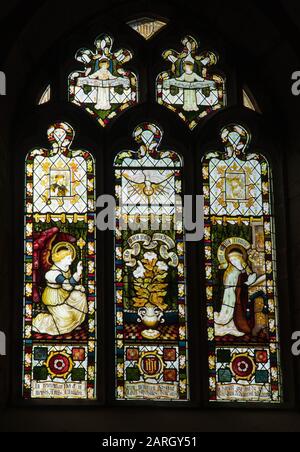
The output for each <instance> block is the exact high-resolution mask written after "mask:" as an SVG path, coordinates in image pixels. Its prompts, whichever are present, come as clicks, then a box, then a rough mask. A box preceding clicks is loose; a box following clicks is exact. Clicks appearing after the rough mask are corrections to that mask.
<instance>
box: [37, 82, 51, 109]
mask: <svg viewBox="0 0 300 452" xmlns="http://www.w3.org/2000/svg"><path fill="white" fill-rule="evenodd" d="M50 100H51V85H48V86H47V88H46V89H45V91H44V92H43V94H42V96H41V98H40V99H39V102H38V104H39V105H43V104H47V103H48V102H49V101H50Z"/></svg>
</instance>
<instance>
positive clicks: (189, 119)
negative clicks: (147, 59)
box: [157, 36, 226, 130]
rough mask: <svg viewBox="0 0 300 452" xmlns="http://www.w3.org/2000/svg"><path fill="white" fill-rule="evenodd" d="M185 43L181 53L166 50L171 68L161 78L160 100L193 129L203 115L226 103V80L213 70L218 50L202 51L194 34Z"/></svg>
mask: <svg viewBox="0 0 300 452" xmlns="http://www.w3.org/2000/svg"><path fill="white" fill-rule="evenodd" d="M182 44H183V49H182V50H181V51H180V52H177V51H175V50H172V49H171V50H166V51H165V52H164V53H163V58H164V59H165V60H166V61H168V62H169V63H170V65H171V70H170V71H168V72H163V73H161V74H160V75H159V76H158V78H157V102H158V103H159V104H161V105H164V106H165V107H167V108H169V109H170V110H172V111H173V112H175V113H177V115H178V116H179V117H180V118H181V119H182V120H183V121H184V122H185V123H186V124H187V125H188V126H189V128H190V129H191V130H193V129H194V128H195V127H196V126H197V124H198V122H199V121H200V120H201V118H203V117H205V116H206V115H208V114H209V113H211V112H212V111H215V110H218V109H220V108H222V107H224V106H225V105H226V93H225V80H224V77H222V76H221V75H220V74H218V73H217V72H215V71H212V70H211V67H212V66H215V65H216V64H217V62H218V56H217V55H216V54H215V53H214V52H211V51H203V52H201V53H199V44H198V42H197V40H196V39H195V38H193V37H192V36H186V37H185V38H184V39H183V40H182Z"/></svg>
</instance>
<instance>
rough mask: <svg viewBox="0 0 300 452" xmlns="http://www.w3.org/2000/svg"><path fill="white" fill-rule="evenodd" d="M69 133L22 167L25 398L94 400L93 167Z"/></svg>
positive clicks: (57, 134) (62, 129) (61, 130)
mask: <svg viewBox="0 0 300 452" xmlns="http://www.w3.org/2000/svg"><path fill="white" fill-rule="evenodd" d="M73 138H74V130H73V129H72V127H71V126H70V125H68V124H65V123H57V124H54V125H53V126H51V127H50V128H49V130H48V139H49V142H50V145H51V149H35V150H34V151H32V152H30V153H29V154H28V156H27V160H26V201H25V263H24V264H25V281H24V291H25V292H24V390H23V394H24V398H26V399H94V398H95V397H96V286H95V271H96V267H95V266H96V261H95V165H94V159H93V157H92V156H91V154H89V153H88V152H86V151H81V150H76V151H75V150H71V148H70V146H71V143H72V141H73Z"/></svg>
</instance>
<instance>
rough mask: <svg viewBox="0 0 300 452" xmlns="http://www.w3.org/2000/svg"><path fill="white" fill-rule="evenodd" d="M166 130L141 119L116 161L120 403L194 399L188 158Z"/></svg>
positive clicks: (116, 308)
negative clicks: (184, 176)
mask: <svg viewBox="0 0 300 452" xmlns="http://www.w3.org/2000/svg"><path fill="white" fill-rule="evenodd" d="M162 135H163V132H162V130H161V129H160V128H159V127H158V126H156V125H154V124H150V123H144V124H141V125H140V126H138V127H137V128H136V129H135V131H134V138H135V140H136V142H137V143H138V145H139V149H138V151H137V152H134V151H124V152H121V153H120V154H119V155H118V156H117V158H116V160H115V177H116V197H117V200H118V207H117V230H116V246H115V249H116V251H115V265H116V268H115V275H116V276H115V316H116V374H117V383H116V387H117V393H116V398H117V399H118V400H153V401H164V400H165V401H166V400H174V401H180V400H181V401H185V400H188V399H189V381H188V356H187V326H186V321H187V313H186V298H185V297H186V285H185V281H186V279H185V248H184V232H183V224H182V223H183V221H182V209H181V207H180V202H178V199H179V198H180V197H181V194H182V180H181V172H182V160H181V158H180V156H179V155H178V154H177V153H175V152H173V151H160V150H159V145H160V142H161V139H162Z"/></svg>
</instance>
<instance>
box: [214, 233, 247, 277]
mask: <svg viewBox="0 0 300 452" xmlns="http://www.w3.org/2000/svg"><path fill="white" fill-rule="evenodd" d="M250 248H251V245H250V243H249V242H248V241H247V240H245V239H242V238H241V237H231V238H228V239H226V240H224V242H223V243H221V245H220V246H219V249H218V261H219V263H220V266H219V268H220V270H226V268H227V267H228V255H229V253H231V252H232V251H233V250H236V251H240V252H241V254H242V255H243V258H244V260H245V262H247V261H248V251H249V250H250Z"/></svg>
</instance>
